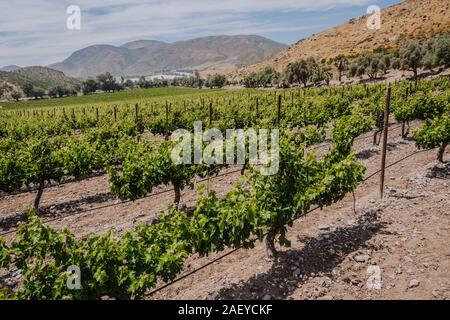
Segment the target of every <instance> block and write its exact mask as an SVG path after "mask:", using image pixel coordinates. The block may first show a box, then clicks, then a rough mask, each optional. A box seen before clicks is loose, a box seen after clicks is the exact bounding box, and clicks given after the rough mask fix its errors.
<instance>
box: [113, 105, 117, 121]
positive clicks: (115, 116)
mask: <svg viewBox="0 0 450 320" xmlns="http://www.w3.org/2000/svg"><path fill="white" fill-rule="evenodd" d="M113 113H114V122H117V106H116V105H114V108H113Z"/></svg>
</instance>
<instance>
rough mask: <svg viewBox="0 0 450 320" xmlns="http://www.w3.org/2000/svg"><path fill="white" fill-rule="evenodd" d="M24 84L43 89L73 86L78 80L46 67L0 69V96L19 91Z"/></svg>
mask: <svg viewBox="0 0 450 320" xmlns="http://www.w3.org/2000/svg"><path fill="white" fill-rule="evenodd" d="M26 84H32V85H33V86H34V87H39V88H42V89H44V90H48V89H50V88H53V87H56V86H64V87H68V88H74V87H76V86H78V85H80V81H79V80H77V79H74V78H70V77H67V76H66V75H65V74H64V73H62V72H61V71H57V70H53V69H50V68H46V67H26V68H20V69H17V70H15V71H11V72H4V71H0V88H1V89H2V90H0V98H2V97H3V98H7V97H9V95H10V94H11V93H12V92H13V91H19V92H20V91H21V90H22V88H23V87H24V86H25V85H26Z"/></svg>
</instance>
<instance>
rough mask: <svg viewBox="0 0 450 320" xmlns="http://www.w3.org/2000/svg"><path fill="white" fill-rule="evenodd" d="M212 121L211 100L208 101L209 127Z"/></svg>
mask: <svg viewBox="0 0 450 320" xmlns="http://www.w3.org/2000/svg"><path fill="white" fill-rule="evenodd" d="M212 122H213V105H212V101H211V102H209V127H211V126H212Z"/></svg>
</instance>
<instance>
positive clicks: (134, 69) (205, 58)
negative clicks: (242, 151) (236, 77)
mask: <svg viewBox="0 0 450 320" xmlns="http://www.w3.org/2000/svg"><path fill="white" fill-rule="evenodd" d="M285 47H286V46H285V45H283V44H280V43H277V42H275V41H272V40H269V39H266V38H263V37H259V36H214V37H204V38H198V39H192V40H187V41H180V42H175V43H172V44H170V43H165V42H160V41H148V40H143V41H134V42H130V43H126V44H124V45H122V46H120V47H115V46H111V45H94V46H90V47H87V48H84V49H81V50H79V51H76V52H74V53H73V54H72V55H71V56H70V57H69V58H67V59H66V60H64V61H63V62H60V63H57V64H53V65H51V66H50V67H51V68H54V69H56V70H60V71H63V72H64V73H65V74H67V75H70V76H73V77H80V78H85V77H91V76H96V75H98V74H100V73H104V72H107V71H109V72H111V73H112V74H114V75H124V76H126V75H128V76H139V75H149V74H152V73H154V72H158V71H161V70H200V71H203V72H209V71H208V70H210V72H213V71H212V70H215V71H220V72H222V73H226V72H231V71H233V70H235V69H236V68H238V67H240V66H243V65H248V64H252V63H256V62H258V61H261V60H263V59H266V58H268V57H270V56H272V55H273V54H275V53H276V52H278V51H279V50H281V49H283V48H285Z"/></svg>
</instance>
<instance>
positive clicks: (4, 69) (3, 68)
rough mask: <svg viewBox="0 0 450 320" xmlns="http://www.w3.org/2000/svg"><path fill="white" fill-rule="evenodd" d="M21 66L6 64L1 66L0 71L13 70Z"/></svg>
mask: <svg viewBox="0 0 450 320" xmlns="http://www.w3.org/2000/svg"><path fill="white" fill-rule="evenodd" d="M20 68H21V67H19V66H16V65H9V66H4V67H2V68H0V71H3V72H11V71H16V70H19V69H20Z"/></svg>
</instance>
